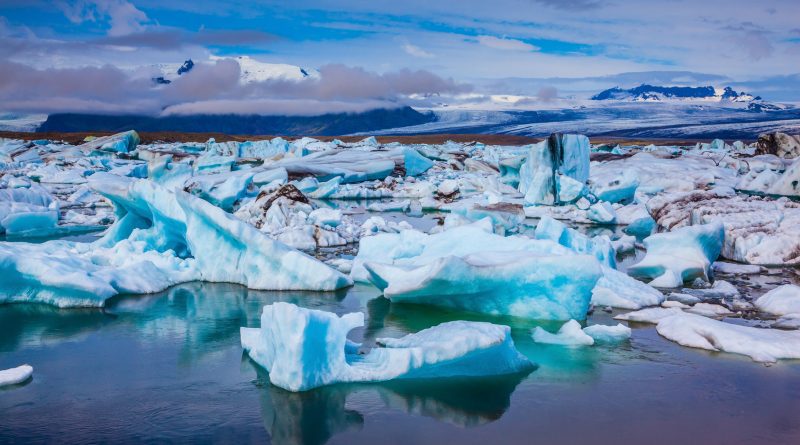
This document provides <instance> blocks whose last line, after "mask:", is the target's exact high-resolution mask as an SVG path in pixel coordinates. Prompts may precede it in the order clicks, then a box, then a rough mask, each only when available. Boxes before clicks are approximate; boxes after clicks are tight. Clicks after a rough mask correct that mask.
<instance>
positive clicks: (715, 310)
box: [686, 303, 733, 318]
mask: <svg viewBox="0 0 800 445" xmlns="http://www.w3.org/2000/svg"><path fill="white" fill-rule="evenodd" d="M686 312H691V313H693V314H697V315H702V316H704V317H711V318H716V317H727V316H729V315H733V312H731V311H730V310H729V309H728V308H726V307H725V306H720V305H718V304H710V303H697V304H695V305H694V306H692V307H691V308H689V309H686Z"/></svg>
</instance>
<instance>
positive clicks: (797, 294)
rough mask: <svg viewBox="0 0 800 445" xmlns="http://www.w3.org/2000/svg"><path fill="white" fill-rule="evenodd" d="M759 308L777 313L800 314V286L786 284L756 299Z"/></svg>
mask: <svg viewBox="0 0 800 445" xmlns="http://www.w3.org/2000/svg"><path fill="white" fill-rule="evenodd" d="M755 305H756V307H757V308H758V310H760V311H762V312H767V313H770V314H775V315H789V314H800V286H795V285H793V284H785V285H783V286H778V287H776V288H775V289H772V290H771V291H769V292H767V293H766V294H764V295H762V296H761V297H759V298H758V299H757V300H756V301H755Z"/></svg>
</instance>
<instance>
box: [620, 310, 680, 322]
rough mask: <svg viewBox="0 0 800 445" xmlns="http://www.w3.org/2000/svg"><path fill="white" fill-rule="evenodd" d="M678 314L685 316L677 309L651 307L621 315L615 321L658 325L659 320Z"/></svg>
mask: <svg viewBox="0 0 800 445" xmlns="http://www.w3.org/2000/svg"><path fill="white" fill-rule="evenodd" d="M676 314H683V311H682V310H681V309H679V308H676V307H670V308H663V307H649V308H646V309H639V310H638V311H634V312H628V313H627V314H619V315H617V316H616V317H614V319H615V320H622V321H635V322H637V323H658V321H659V320H661V319H663V318H666V317H671V316H673V315H676Z"/></svg>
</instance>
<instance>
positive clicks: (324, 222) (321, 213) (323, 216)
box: [308, 208, 342, 227]
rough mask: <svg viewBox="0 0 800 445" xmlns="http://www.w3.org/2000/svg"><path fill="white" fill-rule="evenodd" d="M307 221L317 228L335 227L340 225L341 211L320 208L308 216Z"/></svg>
mask: <svg viewBox="0 0 800 445" xmlns="http://www.w3.org/2000/svg"><path fill="white" fill-rule="evenodd" d="M308 221H309V222H311V223H312V224H316V225H318V226H330V227H336V226H338V225H339V224H341V223H342V211H341V210H335V209H328V208H320V209H316V210H314V211H312V212H311V213H309V214H308Z"/></svg>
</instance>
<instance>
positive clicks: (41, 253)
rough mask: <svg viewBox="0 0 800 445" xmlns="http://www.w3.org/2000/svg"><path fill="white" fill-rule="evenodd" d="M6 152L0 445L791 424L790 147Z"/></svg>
mask: <svg viewBox="0 0 800 445" xmlns="http://www.w3.org/2000/svg"><path fill="white" fill-rule="evenodd" d="M0 142H2V144H0V155H2V156H4V157H3V158H2V159H3V160H2V168H3V171H4V172H5V173H4V174H3V175H2V176H0V191H3V193H2V194H0V224H2V226H1V227H0V228H2V231H3V232H4V235H3V236H4V240H2V241H0V271H2V274H3V281H0V303H2V302H5V304H0V371H2V370H8V371H4V374H2V376H4V377H3V378H4V381H5V382H6V383H7V384H6V385H5V386H3V387H2V388H0V412H2V413H3V422H0V442H6V441H11V440H16V441H24V440H26V439H28V440H41V441H46V442H51V443H52V442H70V443H74V442H86V441H187V440H193V441H212V440H214V441H234V440H236V441H242V440H245V441H254V440H260V441H271V442H273V443H328V442H330V443H376V442H386V441H389V442H392V441H393V440H394V441H396V442H403V443H406V442H413V443H441V441H443V440H458V441H459V442H463V443H486V442H488V441H492V440H494V441H497V438H498V437H502V438H504V439H507V440H506V441H507V442H511V443H530V441H531V440H532V439H531V438H540V439H541V441H542V442H545V443H552V442H567V443H574V442H578V441H588V440H591V441H592V442H593V443H618V442H619V441H620V440H624V441H626V442H633V441H638V442H644V443H675V442H686V441H700V442H703V443H752V442H762V441H773V442H776V443H785V442H793V441H797V440H798V439H799V438H800V429H798V427H797V423H796V422H795V417H796V416H794V415H793V413H796V412H798V408H800V402H798V400H800V397H798V395H800V378H798V377H800V362H798V361H797V360H796V359H797V358H800V331H798V330H797V329H798V327H800V322H799V321H798V320H800V314H798V313H797V308H798V307H800V288H797V287H795V286H793V285H795V284H798V275H797V269H796V264H797V263H798V261H800V258H799V257H798V256H797V255H798V252H800V236H798V235H799V234H798V232H797V227H798V224H797V223H798V222H799V221H800V205H798V203H797V202H796V198H797V195H798V193H797V191H796V190H794V189H792V188H791V187H788V188H787V187H782V186H781V187H778V186H777V185H775V184H778V185H780V184H783V183H787V181H788V182H791V180H792V178H794V176H793V175H796V171H797V169H795V168H793V165H794V164H796V163H797V162H800V161H796V160H791V159H780V158H777V157H775V156H774V155H764V154H762V155H755V156H754V154H753V150H754V147H746V146H744V145H743V144H734V145H732V146H731V145H727V144H725V143H724V142H721V141H720V142H716V141H715V143H714V144H698V145H697V146H694V147H675V146H663V147H656V146H646V147H641V146H626V147H620V146H617V147H607V146H592V145H590V143H589V141H588V139H586V138H585V137H580V136H578V135H553V136H552V137H551V138H549V139H547V140H545V141H543V142H542V143H540V144H535V145H531V146H526V147H495V146H484V145H482V144H457V143H447V144H441V145H415V146H402V145H399V144H387V145H382V144H380V143H378V142H377V140H375V139H374V138H367V139H364V140H363V141H361V142H356V143H342V142H341V141H333V142H323V141H317V140H313V139H310V138H304V139H301V140H297V141H293V142H289V141H285V140H282V139H280V138H276V139H273V140H267V141H255V142H248V143H233V142H228V143H217V142H216V141H213V140H211V141H208V142H207V143H200V144H149V145H139V144H137V142H138V136H136V137H134V134H132V133H125V134H121V135H117V136H112V137H109V138H105V139H99V140H97V141H90V142H88V143H87V144H84V145H82V146H77V147H75V146H70V145H67V144H61V143H58V142H52V141H37V142H36V143H31V142H25V141H16V140H2V141H0ZM137 145H138V146H137ZM121 148H124V150H122V149H121ZM770 156H772V157H770ZM590 161H591V162H590ZM756 178H758V179H757V180H756ZM776 191H777V192H779V193H778V195H776V194H775V192H776ZM112 204H113V206H112ZM656 232H657V233H656ZM634 277H635V278H638V280H637V279H635V278H634ZM234 283H239V284H234ZM353 284H355V285H353ZM245 286H247V287H245ZM248 287H249V288H250V289H248ZM134 294H137V295H134ZM763 295H767V296H766V297H762V296H763ZM759 297H761V298H759ZM286 303H289V304H286ZM619 320H623V321H622V324H621V325H618V323H620V321H619ZM629 327H630V328H631V329H628V328H629ZM584 328H585V329H584ZM681 345H683V346H681ZM767 346H769V347H767ZM757 362H761V363H763V364H761V363H757ZM23 364H29V365H32V366H33V368H32V369H31V368H27V367H21V368H17V367H18V366H20V365H23ZM765 364H766V365H767V366H765ZM268 370H270V371H271V372H268ZM31 371H32V376H31V374H30V372H31ZM0 384H2V383H0ZM675 422H680V425H681V428H672V427H670V425H674V424H675ZM576 424H578V425H580V426H581V427H580V428H576V427H575V425H576ZM654 431H658V432H659V433H658V434H654Z"/></svg>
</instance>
